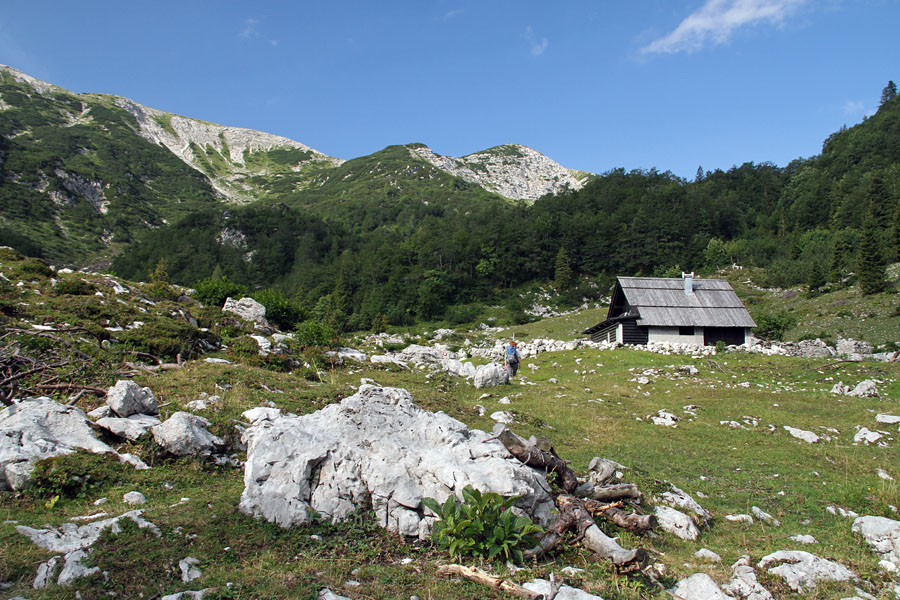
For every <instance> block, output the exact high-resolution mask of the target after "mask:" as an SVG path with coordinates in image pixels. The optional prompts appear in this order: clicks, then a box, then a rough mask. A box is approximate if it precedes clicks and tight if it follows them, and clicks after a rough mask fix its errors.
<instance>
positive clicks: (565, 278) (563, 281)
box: [554, 248, 575, 291]
mask: <svg viewBox="0 0 900 600" xmlns="http://www.w3.org/2000/svg"><path fill="white" fill-rule="evenodd" d="M574 281H575V273H574V272H573V271H572V263H571V261H570V260H569V253H568V252H566V249H565V248H560V249H559V252H557V253H556V269H555V274H554V285H556V289H557V290H558V291H562V290H567V289H569V287H571V285H572V283H573V282H574Z"/></svg>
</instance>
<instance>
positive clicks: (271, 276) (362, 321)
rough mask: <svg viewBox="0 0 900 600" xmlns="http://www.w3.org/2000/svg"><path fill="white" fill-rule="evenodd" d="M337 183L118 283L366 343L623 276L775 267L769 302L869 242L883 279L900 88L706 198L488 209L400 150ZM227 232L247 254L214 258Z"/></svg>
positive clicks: (672, 193) (834, 272)
mask: <svg viewBox="0 0 900 600" xmlns="http://www.w3.org/2000/svg"><path fill="white" fill-rule="evenodd" d="M335 171H336V172H335V173H330V174H327V175H321V176H322V177H326V178H327V179H326V180H324V181H323V182H322V183H321V184H320V185H319V186H313V187H314V188H315V191H296V192H292V193H289V194H285V195H284V197H282V198H281V200H280V202H279V203H277V204H272V203H270V204H268V205H266V206H262V205H259V204H257V205H251V206H247V207H243V208H239V209H232V210H231V211H229V212H227V213H223V211H221V210H216V211H210V212H208V213H204V214H202V215H199V214H198V215H194V216H192V217H190V218H188V219H186V220H184V221H182V222H180V223H176V224H173V225H172V226H170V227H167V228H162V229H159V230H156V231H154V232H151V233H150V234H149V235H147V236H146V237H145V238H144V239H143V240H142V241H141V242H140V243H138V244H135V245H134V246H133V248H131V249H130V250H129V251H128V252H126V253H123V254H122V256H121V257H120V258H119V259H118V260H117V261H116V263H115V268H116V270H117V271H118V272H119V273H121V274H122V275H124V276H127V277H140V276H142V275H144V273H145V272H146V271H147V269H148V267H149V266H151V265H153V264H155V263H156V262H157V261H158V260H159V259H161V258H165V259H166V261H167V265H168V268H169V272H170V274H171V276H172V277H173V279H174V280H175V281H177V282H179V283H183V284H188V285H190V284H194V283H196V282H197V281H199V280H202V279H204V278H208V277H210V276H213V275H214V276H215V277H220V276H222V275H224V276H226V277H227V278H228V279H229V280H230V281H232V282H238V283H241V284H245V285H247V286H248V287H249V288H250V289H253V288H254V287H268V286H273V285H274V286H277V287H279V288H281V289H283V290H285V292H286V293H287V294H288V295H289V296H291V297H294V298H296V299H298V301H299V302H300V303H302V304H303V305H304V306H306V307H307V309H308V310H309V311H311V312H312V313H315V314H316V315H317V316H319V317H323V318H327V317H328V316H329V315H332V316H333V315H334V314H337V321H338V323H339V324H343V325H344V326H347V327H353V328H367V327H370V326H371V325H372V323H373V322H375V320H376V319H377V318H378V317H379V316H380V315H385V316H386V318H387V321H388V322H390V323H395V324H399V323H407V322H411V321H412V320H413V319H415V318H426V319H433V318H440V317H445V318H448V319H449V320H451V321H453V320H459V319H465V318H466V317H467V316H469V315H470V314H473V312H474V311H477V308H478V303H482V302H498V301H503V300H506V301H507V302H510V301H509V294H508V293H507V292H506V290H509V289H511V288H518V287H519V286H522V285H524V284H529V283H540V284H548V283H553V284H555V285H556V287H557V288H558V291H561V292H563V293H564V294H568V295H569V296H570V297H571V299H572V300H573V301H574V300H576V299H580V298H581V296H584V295H594V296H596V295H597V294H598V293H602V291H605V289H606V287H608V283H609V281H610V280H611V278H612V277H614V276H615V275H622V274H629V275H633V274H643V275H673V274H677V273H678V272H679V271H680V270H682V269H686V270H697V271H701V270H710V269H713V268H716V267H720V266H724V265H730V264H732V263H738V264H741V265H746V266H758V267H763V268H765V269H766V275H765V277H766V281H764V282H763V283H767V284H769V285H777V286H788V285H795V284H807V283H809V284H810V285H811V286H813V287H821V286H822V285H824V284H826V282H829V281H830V282H833V283H834V284H845V283H850V282H853V281H854V279H852V278H850V279H848V277H849V276H851V274H857V273H860V274H861V273H862V272H864V271H865V267H866V265H860V264H859V260H860V249H861V248H863V249H864V248H865V244H864V242H865V241H866V240H868V244H869V247H870V248H869V252H870V253H873V254H872V255H871V256H869V257H868V258H864V260H869V261H870V262H871V263H873V264H874V265H875V271H876V275H875V277H876V278H877V273H878V271H879V269H880V272H881V274H882V277H883V266H884V265H885V264H887V262H888V261H893V260H897V258H898V251H900V210H898V204H900V101H898V100H897V99H896V93H891V92H890V86H889V87H888V88H885V92H884V96H883V98H882V104H881V106H880V108H879V110H878V112H877V113H876V114H875V115H873V116H871V117H869V118H867V119H866V120H864V122H862V123H860V124H858V125H856V126H854V127H851V128H842V129H841V130H840V131H837V132H835V133H834V134H832V135H831V136H829V138H828V139H827V140H825V142H824V144H823V148H822V153H821V154H820V155H818V156H814V157H811V158H806V159H797V160H795V161H793V162H791V163H790V164H789V165H787V166H785V167H777V166H776V165H774V164H770V163H762V164H754V163H745V164H743V165H740V166H735V167H733V168H731V169H729V170H727V171H722V170H714V171H709V172H704V171H703V169H702V168H700V169H698V172H697V175H696V177H695V179H694V180H692V181H687V180H685V179H682V178H679V177H677V176H675V175H673V174H672V173H670V172H660V171H657V170H655V169H652V170H649V171H630V172H626V171H624V170H622V169H615V170H612V171H609V172H607V173H604V174H603V175H600V176H597V177H596V178H594V179H593V180H592V181H591V182H590V183H588V184H587V185H586V186H585V187H584V188H583V189H581V190H577V191H569V192H567V193H563V194H559V195H556V196H546V197H543V198H541V199H539V200H538V201H536V202H535V203H534V204H533V205H530V206H529V205H525V204H512V203H509V202H507V201H505V200H503V199H500V198H499V197H495V196H492V195H491V194H488V193H487V192H484V191H483V190H481V189H480V188H478V191H477V192H475V191H473V190H472V189H471V188H472V187H473V186H470V185H469V184H467V183H465V182H462V181H460V180H455V181H454V180H453V178H452V177H449V176H448V175H447V174H445V173H443V172H440V171H438V170H436V169H434V168H433V167H431V166H430V165H424V164H422V163H415V162H412V161H410V159H409V153H408V152H406V149H405V147H402V146H392V147H389V148H387V149H385V150H384V151H382V152H381V153H376V154H374V155H372V156H369V157H363V158H360V159H356V160H355V161H349V162H347V163H345V164H344V165H342V166H341V167H338V169H336V170H335ZM423 181H424V183H423ZM475 187H477V186H475ZM223 231H232V232H240V233H241V235H243V236H246V237H245V239H243V240H242V241H241V243H240V244H237V245H235V244H233V243H229V242H225V243H220V242H217V241H216V237H217V236H220V237H221V233H222V232H223ZM873 249H874V250H873ZM860 276H861V275H860ZM811 278H812V279H821V281H811ZM589 282H594V283H595V284H598V285H593V286H592V285H586V283H589ZM876 287H877V286H876ZM598 290H599V292H598ZM875 291H877V290H875ZM513 303H514V302H513Z"/></svg>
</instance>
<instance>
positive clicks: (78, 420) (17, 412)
mask: <svg viewBox="0 0 900 600" xmlns="http://www.w3.org/2000/svg"><path fill="white" fill-rule="evenodd" d="M77 450H87V451H88V452H93V453H95V454H102V453H107V452H108V453H110V454H115V455H116V456H119V455H118V454H117V453H116V452H115V450H113V449H112V448H111V447H110V446H108V445H107V444H105V443H103V442H102V441H100V439H98V437H97V433H96V432H95V431H94V430H93V429H92V428H91V422H90V420H89V419H88V418H87V415H85V414H84V412H83V411H82V410H81V409H79V408H76V407H74V406H64V405H62V404H59V403H57V402H54V401H53V400H51V399H50V398H44V397H42V398H26V399H25V400H22V401H21V402H19V403H17V404H13V405H12V406H8V407H6V408H4V409H3V410H2V411H0V490H21V489H23V488H25V487H26V486H27V485H28V482H29V480H30V478H31V472H32V470H33V469H34V465H35V463H37V462H38V461H40V460H43V459H45V458H50V457H53V456H60V455H62V454H72V453H73V452H76V451H77ZM119 458H120V460H125V459H124V457H122V456H119ZM140 464H142V463H140ZM135 466H139V465H138V464H136V465H135ZM143 466H144V467H146V465H143Z"/></svg>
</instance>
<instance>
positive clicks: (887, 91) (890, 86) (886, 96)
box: [878, 80, 897, 108]
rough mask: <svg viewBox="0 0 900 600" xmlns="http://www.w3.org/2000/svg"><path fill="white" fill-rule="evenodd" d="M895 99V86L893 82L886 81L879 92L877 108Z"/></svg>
mask: <svg viewBox="0 0 900 600" xmlns="http://www.w3.org/2000/svg"><path fill="white" fill-rule="evenodd" d="M896 97H897V84H896V83H894V81H893V80H891V81H888V82H887V85H886V86H884V89H883V90H881V102H879V103H878V107H879V108H881V107H882V106H884V105H885V104H887V103H888V102H890V101H891V100H893V99H894V98H896Z"/></svg>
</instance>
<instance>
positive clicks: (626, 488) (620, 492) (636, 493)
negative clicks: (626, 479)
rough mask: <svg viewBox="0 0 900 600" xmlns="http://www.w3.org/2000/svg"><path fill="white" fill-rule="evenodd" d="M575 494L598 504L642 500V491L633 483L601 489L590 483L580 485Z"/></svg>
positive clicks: (618, 484) (607, 486)
mask: <svg viewBox="0 0 900 600" xmlns="http://www.w3.org/2000/svg"><path fill="white" fill-rule="evenodd" d="M574 492H575V495H576V496H578V497H579V498H590V499H591V500H597V501H598V502H615V501H616V500H623V499H626V500H640V499H641V490H640V488H638V486H636V485H635V484H633V483H616V484H613V485H605V486H602V487H600V486H596V485H594V484H593V483H592V482H590V481H588V482H585V483H582V484H581V485H579V486H578V487H577V488H576V489H575V490H574Z"/></svg>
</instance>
